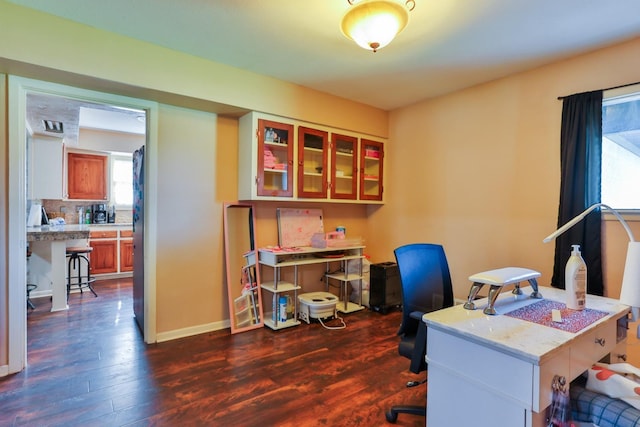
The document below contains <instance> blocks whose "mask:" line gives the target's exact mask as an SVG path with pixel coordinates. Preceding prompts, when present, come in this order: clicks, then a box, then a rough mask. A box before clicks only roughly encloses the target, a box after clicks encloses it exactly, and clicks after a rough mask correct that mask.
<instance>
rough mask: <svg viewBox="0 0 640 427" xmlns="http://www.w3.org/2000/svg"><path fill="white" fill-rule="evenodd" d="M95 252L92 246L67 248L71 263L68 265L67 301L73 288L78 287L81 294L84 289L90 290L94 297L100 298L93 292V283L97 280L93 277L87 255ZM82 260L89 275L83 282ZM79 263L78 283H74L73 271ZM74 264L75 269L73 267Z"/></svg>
mask: <svg viewBox="0 0 640 427" xmlns="http://www.w3.org/2000/svg"><path fill="white" fill-rule="evenodd" d="M91 251H93V248H92V247H91V246H83V247H68V248H67V257H68V258H69V262H68V264H67V300H68V299H69V294H70V293H71V286H77V287H78V288H79V289H80V293H82V288H89V290H90V291H91V293H92V294H93V295H94V296H96V297H97V296H98V294H97V293H96V291H94V290H93V286H92V284H93V282H94V281H95V280H96V279H95V278H92V277H91V262H90V261H89V258H88V257H87V255H89V254H90V253H91ZM82 260H84V261H85V263H86V267H87V275H86V277H85V278H84V280H83V277H82ZM76 262H77V277H76V281H75V282H73V283H72V280H73V278H72V276H71V269H72V268H76ZM72 264H73V267H71V265H72Z"/></svg>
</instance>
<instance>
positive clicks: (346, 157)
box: [331, 133, 358, 200]
mask: <svg viewBox="0 0 640 427" xmlns="http://www.w3.org/2000/svg"><path fill="white" fill-rule="evenodd" d="M331 148H332V150H331V198H332V199H345V200H355V199H356V198H357V197H358V138H356V137H354V136H346V135H340V134H336V133H334V134H332V135H331Z"/></svg>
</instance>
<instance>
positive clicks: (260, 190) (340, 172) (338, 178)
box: [238, 112, 384, 204]
mask: <svg viewBox="0 0 640 427" xmlns="http://www.w3.org/2000/svg"><path fill="white" fill-rule="evenodd" d="M238 136H239V143H238V200H272V201H305V200H308V201H311V200H313V201H322V202H329V203H366V204H382V203H384V198H383V175H384V174H383V171H384V149H383V148H384V143H383V142H382V141H383V140H381V139H376V140H374V139H373V138H371V137H366V138H364V137H363V136H362V135H361V134H359V133H357V132H351V131H347V130H341V129H337V128H332V127H330V126H325V125H321V124H313V123H308V122H302V121H297V120H293V119H289V118H285V117H279V116H274V115H270V114H265V113H259V112H251V113H248V114H245V115H244V116H242V117H240V120H239V132H238ZM293 177H295V179H293Z"/></svg>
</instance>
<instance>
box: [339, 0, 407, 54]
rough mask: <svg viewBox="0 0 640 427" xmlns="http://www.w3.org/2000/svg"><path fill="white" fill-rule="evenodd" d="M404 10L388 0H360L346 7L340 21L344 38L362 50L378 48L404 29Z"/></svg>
mask: <svg viewBox="0 0 640 427" xmlns="http://www.w3.org/2000/svg"><path fill="white" fill-rule="evenodd" d="M408 21H409V12H408V10H407V8H406V7H405V6H403V5H401V4H399V3H396V2H394V1H390V0H363V1H362V2H360V3H357V4H355V5H354V6H353V7H352V8H350V9H349V10H348V11H347V13H346V14H345V15H344V17H343V18H342V24H341V29H342V32H343V33H344V35H345V36H347V37H348V38H350V39H351V40H353V41H354V42H356V43H357V44H358V46H361V47H362V48H364V49H368V50H372V51H374V52H375V51H377V50H378V49H382V48H383V47H385V46H386V45H388V44H389V43H391V41H392V40H393V39H394V38H395V36H396V35H398V33H400V31H402V30H403V29H404V27H406V26H407V22H408Z"/></svg>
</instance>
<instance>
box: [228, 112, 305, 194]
mask: <svg viewBox="0 0 640 427" xmlns="http://www.w3.org/2000/svg"><path fill="white" fill-rule="evenodd" d="M293 132H294V130H293V123H291V122H287V121H285V120H279V119H278V118H277V117H274V116H268V115H258V114H256V113H252V114H247V115H245V116H243V117H241V118H240V143H239V158H238V198H239V199H240V200H288V199H291V197H293V174H294V162H293V159H294V157H293V149H294V143H295V142H294V140H295V138H294V133H293Z"/></svg>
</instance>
